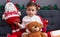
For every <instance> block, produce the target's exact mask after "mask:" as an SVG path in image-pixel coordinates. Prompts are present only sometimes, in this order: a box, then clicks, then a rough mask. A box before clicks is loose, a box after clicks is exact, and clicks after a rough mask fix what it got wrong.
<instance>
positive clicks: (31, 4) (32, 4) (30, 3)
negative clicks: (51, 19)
mask: <svg viewBox="0 0 60 37" xmlns="http://www.w3.org/2000/svg"><path fill="white" fill-rule="evenodd" d="M30 6H35V7H36V10H38V6H37V4H36V3H33V2H29V3H28V4H27V7H30Z"/></svg>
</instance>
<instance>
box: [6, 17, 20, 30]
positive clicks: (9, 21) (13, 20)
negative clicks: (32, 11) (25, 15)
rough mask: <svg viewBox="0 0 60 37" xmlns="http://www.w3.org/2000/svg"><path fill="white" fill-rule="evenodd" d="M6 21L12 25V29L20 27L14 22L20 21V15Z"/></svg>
mask: <svg viewBox="0 0 60 37" xmlns="http://www.w3.org/2000/svg"><path fill="white" fill-rule="evenodd" d="M6 22H7V23H8V24H10V25H11V27H12V30H15V29H18V28H19V27H18V25H16V24H14V22H18V23H20V17H12V18H9V19H7V20H6Z"/></svg>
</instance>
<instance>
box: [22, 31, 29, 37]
mask: <svg viewBox="0 0 60 37" xmlns="http://www.w3.org/2000/svg"><path fill="white" fill-rule="evenodd" d="M25 34H29V33H27V32H24V33H23V34H22V36H21V37H23V36H24V35H25Z"/></svg>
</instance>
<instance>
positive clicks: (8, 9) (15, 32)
mask: <svg viewBox="0 0 60 37" xmlns="http://www.w3.org/2000/svg"><path fill="white" fill-rule="evenodd" d="M20 15H21V12H20V11H18V9H17V7H16V6H15V5H14V4H13V3H12V2H7V3H6V5H5V12H4V14H3V15H2V19H4V20H5V21H6V22H7V23H8V24H10V25H11V27H12V34H8V37H13V36H15V37H18V36H19V35H21V32H20V30H19V25H20ZM19 37H20V36H19Z"/></svg>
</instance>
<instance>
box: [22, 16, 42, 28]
mask: <svg viewBox="0 0 60 37" xmlns="http://www.w3.org/2000/svg"><path fill="white" fill-rule="evenodd" d="M33 21H36V22H38V23H41V24H43V22H42V21H41V18H40V17H39V16H37V15H34V16H32V17H30V16H25V17H24V18H23V20H22V25H21V26H22V28H25V27H26V25H27V24H28V23H30V22H33Z"/></svg>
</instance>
